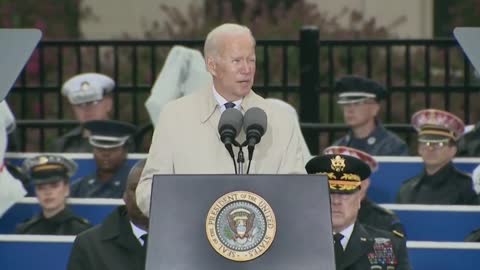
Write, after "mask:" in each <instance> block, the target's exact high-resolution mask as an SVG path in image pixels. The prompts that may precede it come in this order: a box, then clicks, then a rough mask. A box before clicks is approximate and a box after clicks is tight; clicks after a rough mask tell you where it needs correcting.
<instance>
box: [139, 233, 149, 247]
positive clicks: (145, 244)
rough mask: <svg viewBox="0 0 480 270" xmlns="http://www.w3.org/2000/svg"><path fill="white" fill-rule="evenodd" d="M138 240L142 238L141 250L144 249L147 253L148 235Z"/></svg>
mask: <svg viewBox="0 0 480 270" xmlns="http://www.w3.org/2000/svg"><path fill="white" fill-rule="evenodd" d="M140 238H142V240H143V249H144V250H145V251H147V245H148V234H147V233H146V234H144V235H142V236H140Z"/></svg>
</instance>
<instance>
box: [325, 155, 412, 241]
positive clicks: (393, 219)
mask: <svg viewBox="0 0 480 270" xmlns="http://www.w3.org/2000/svg"><path fill="white" fill-rule="evenodd" d="M323 154H324V155H338V154H342V155H348V156H352V157H356V158H358V159H360V160H361V161H363V162H365V163H366V164H367V165H368V166H369V167H370V170H371V171H372V173H374V172H375V171H376V170H377V169H378V162H377V161H376V160H375V158H374V157H372V156H371V155H369V154H367V153H365V152H363V151H360V150H357V149H354V148H350V147H346V146H330V147H328V148H325V150H323ZM369 187H370V177H368V178H366V179H364V180H363V181H362V183H361V189H360V193H361V194H362V202H361V207H360V211H359V212H358V221H359V222H360V223H362V224H365V225H369V226H371V227H375V228H378V229H382V230H385V231H391V232H392V233H394V234H398V235H399V236H401V237H404V236H405V230H404V228H403V225H402V224H401V223H400V219H399V218H398V216H397V215H396V214H395V213H394V212H393V211H391V210H389V209H386V208H384V207H382V206H380V205H378V204H376V203H375V202H372V201H371V200H369V199H368V197H367V192H368V188H369Z"/></svg>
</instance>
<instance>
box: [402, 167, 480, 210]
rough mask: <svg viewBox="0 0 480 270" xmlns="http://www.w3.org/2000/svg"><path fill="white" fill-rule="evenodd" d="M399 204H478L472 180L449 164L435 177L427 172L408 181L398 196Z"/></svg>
mask: <svg viewBox="0 0 480 270" xmlns="http://www.w3.org/2000/svg"><path fill="white" fill-rule="evenodd" d="M397 203H410V204H448V205H452V204H468V205H475V204H478V197H477V194H476V193H475V191H474V190H473V183H472V178H471V177H470V176H469V175H467V174H465V173H463V172H461V171H459V170H457V169H456V168H455V167H454V166H453V164H452V163H448V164H447V165H445V166H444V167H443V168H441V169H440V170H439V171H438V172H436V173H435V174H433V175H426V173H425V172H423V173H421V174H419V175H417V176H415V177H413V178H410V179H408V180H406V181H405V182H404V183H403V184H402V186H401V187H400V191H399V192H398V194H397Z"/></svg>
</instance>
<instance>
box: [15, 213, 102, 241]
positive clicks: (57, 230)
mask: <svg viewBox="0 0 480 270" xmlns="http://www.w3.org/2000/svg"><path fill="white" fill-rule="evenodd" d="M90 227H92V225H90V223H89V222H88V221H87V220H86V219H84V218H81V217H78V216H75V215H74V214H73V212H72V211H70V209H68V208H65V209H64V210H62V211H61V212H60V213H58V214H56V215H55V216H53V217H50V218H45V217H44V216H43V215H42V214H40V215H38V216H35V217H33V218H31V219H30V220H28V221H27V222H25V223H22V224H20V225H18V226H17V229H16V231H15V233H18V234H48V235H77V234H79V233H81V232H83V231H84V230H86V229H88V228H90Z"/></svg>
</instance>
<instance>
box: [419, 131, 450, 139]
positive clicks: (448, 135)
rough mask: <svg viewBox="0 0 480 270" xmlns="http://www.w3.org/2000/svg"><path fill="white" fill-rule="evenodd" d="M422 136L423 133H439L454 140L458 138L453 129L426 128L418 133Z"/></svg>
mask: <svg viewBox="0 0 480 270" xmlns="http://www.w3.org/2000/svg"><path fill="white" fill-rule="evenodd" d="M418 134H419V135H420V136H422V135H438V136H445V137H448V138H450V139H452V140H456V138H455V134H454V132H453V131H439V130H432V129H426V130H422V131H420V132H419V133H418Z"/></svg>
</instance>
